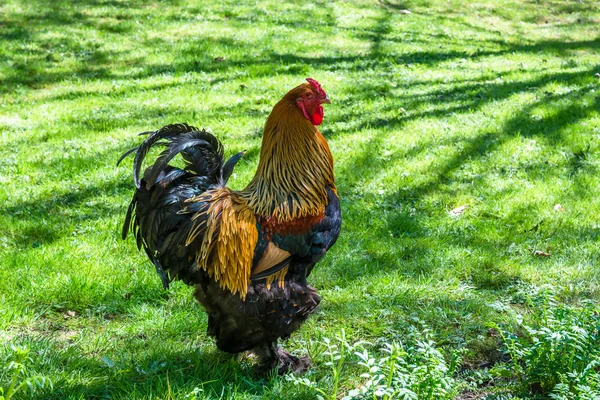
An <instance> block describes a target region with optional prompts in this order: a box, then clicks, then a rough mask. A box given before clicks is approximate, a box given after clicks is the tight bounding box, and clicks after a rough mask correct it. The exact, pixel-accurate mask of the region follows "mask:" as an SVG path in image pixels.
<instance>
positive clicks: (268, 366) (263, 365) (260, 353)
mask: <svg viewBox="0 0 600 400" xmlns="http://www.w3.org/2000/svg"><path fill="white" fill-rule="evenodd" d="M252 352H253V353H254V354H255V355H256V356H257V357H258V366H257V367H256V370H257V372H258V373H259V374H261V375H262V374H265V373H268V372H269V371H271V370H272V369H273V368H275V367H276V366H277V364H278V363H279V354H278V353H277V341H276V340H275V341H273V342H264V343H262V344H259V345H258V346H256V347H255V348H254V349H252Z"/></svg>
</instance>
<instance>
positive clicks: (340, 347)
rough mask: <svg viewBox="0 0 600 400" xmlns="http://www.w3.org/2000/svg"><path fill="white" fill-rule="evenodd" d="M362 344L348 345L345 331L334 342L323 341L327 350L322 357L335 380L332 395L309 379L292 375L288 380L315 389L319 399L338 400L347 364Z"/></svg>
mask: <svg viewBox="0 0 600 400" xmlns="http://www.w3.org/2000/svg"><path fill="white" fill-rule="evenodd" d="M362 343H363V342H358V343H355V344H350V343H348V340H347V339H346V332H345V331H344V330H343V329H342V331H341V332H340V334H339V335H338V336H336V337H335V339H334V340H331V339H329V338H324V339H323V344H324V346H325V348H324V350H323V352H322V353H321V356H324V357H325V360H326V361H325V366H327V367H328V369H329V370H330V371H331V377H332V379H333V388H332V389H331V393H327V390H326V389H323V388H321V387H319V385H318V383H317V382H313V381H312V380H310V379H309V378H308V377H298V376H294V375H290V376H288V379H289V380H291V381H292V382H294V383H295V384H301V385H304V386H306V387H309V388H311V389H313V390H314V391H316V392H317V393H318V395H317V398H318V399H326V400H336V399H337V398H338V391H339V387H340V380H341V377H342V372H343V370H344V367H345V366H346V363H347V362H348V361H349V360H350V359H351V358H352V357H353V355H354V351H355V350H356V349H357V348H358V346H360V345H361V344H362Z"/></svg>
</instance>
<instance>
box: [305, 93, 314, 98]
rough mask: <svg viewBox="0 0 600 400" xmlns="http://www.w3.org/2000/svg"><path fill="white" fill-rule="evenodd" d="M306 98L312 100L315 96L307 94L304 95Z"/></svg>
mask: <svg viewBox="0 0 600 400" xmlns="http://www.w3.org/2000/svg"><path fill="white" fill-rule="evenodd" d="M304 97H306V98H307V99H312V98H313V94H312V93H306V94H305V95H304Z"/></svg>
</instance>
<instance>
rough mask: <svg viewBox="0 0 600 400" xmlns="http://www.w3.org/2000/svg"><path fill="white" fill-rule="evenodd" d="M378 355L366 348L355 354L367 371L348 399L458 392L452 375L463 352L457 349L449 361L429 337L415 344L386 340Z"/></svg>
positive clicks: (434, 396)
mask: <svg viewBox="0 0 600 400" xmlns="http://www.w3.org/2000/svg"><path fill="white" fill-rule="evenodd" d="M382 353H383V355H382V356H381V357H377V355H375V356H373V355H372V354H370V353H369V351H368V350H367V349H365V348H363V349H362V351H361V352H357V353H356V355H357V356H358V357H359V358H360V360H361V361H360V362H359V365H361V366H363V367H364V368H365V369H366V370H367V371H366V372H365V373H363V374H362V375H361V376H362V377H363V378H366V379H367V381H366V383H365V384H364V385H363V386H361V387H359V388H358V389H354V390H352V391H350V393H349V394H348V396H346V397H345V399H359V398H360V399H382V400H388V399H423V400H428V399H454V398H455V397H456V395H457V394H458V388H457V386H458V385H457V382H456V381H455V379H454V378H453V376H454V374H455V372H456V366H457V365H459V359H460V356H459V354H458V353H454V354H453V356H452V361H451V363H450V365H447V364H446V360H445V359H444V356H443V355H442V353H441V352H440V351H439V350H438V349H436V348H435V342H433V341H432V340H430V339H429V338H426V339H425V340H417V341H416V342H415V344H414V345H412V346H408V347H407V346H405V345H403V344H402V343H401V342H392V343H385V344H384V346H383V349H382Z"/></svg>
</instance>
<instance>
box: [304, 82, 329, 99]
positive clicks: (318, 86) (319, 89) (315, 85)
mask: <svg viewBox="0 0 600 400" xmlns="http://www.w3.org/2000/svg"><path fill="white" fill-rule="evenodd" d="M306 81H307V82H308V83H310V86H312V87H313V88H314V89H315V90H316V91H317V93H319V95H320V96H321V97H327V93H325V91H324V90H323V88H322V87H321V84H320V83H319V82H317V81H315V80H314V79H313V78H306Z"/></svg>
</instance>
